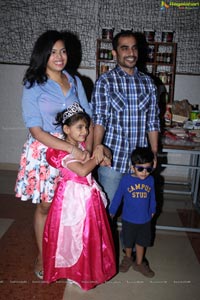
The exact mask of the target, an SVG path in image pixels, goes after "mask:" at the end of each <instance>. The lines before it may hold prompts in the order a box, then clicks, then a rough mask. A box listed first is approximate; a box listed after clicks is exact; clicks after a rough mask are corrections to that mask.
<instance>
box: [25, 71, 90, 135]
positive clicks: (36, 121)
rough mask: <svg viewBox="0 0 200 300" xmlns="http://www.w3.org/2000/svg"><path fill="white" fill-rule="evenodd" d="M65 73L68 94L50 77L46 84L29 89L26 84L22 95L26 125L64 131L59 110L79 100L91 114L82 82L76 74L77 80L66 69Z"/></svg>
mask: <svg viewBox="0 0 200 300" xmlns="http://www.w3.org/2000/svg"><path fill="white" fill-rule="evenodd" d="M63 73H64V74H65V75H66V76H67V78H68V80H69V83H70V86H71V87H70V89H69V91H68V92H67V94H66V95H64V94H63V92H62V89H61V87H60V85H59V84H58V83H57V82H55V81H53V80H51V79H48V80H47V82H45V83H44V84H42V85H41V84H40V85H39V84H35V85H34V86H33V87H31V88H30V89H28V88H27V87H26V86H24V89H23V96H22V115H23V119H24V123H25V126H26V127H27V128H31V127H36V126H38V127H41V128H42V129H43V130H44V131H47V132H52V133H55V132H59V133H61V132H62V129H61V127H60V126H59V127H57V126H56V125H55V124H54V123H55V117H56V115H57V113H58V112H61V111H63V110H64V109H66V108H67V107H68V106H69V105H71V104H72V103H74V102H75V101H76V102H79V103H80V105H81V106H82V108H83V109H84V110H85V112H87V113H88V114H89V115H90V116H91V109H90V106H89V103H88V101H87V97H86V94H85V91H84V88H83V85H82V83H81V80H80V79H79V78H78V77H77V76H76V82H75V80H74V78H73V77H72V76H70V75H69V74H68V73H67V72H66V71H63Z"/></svg>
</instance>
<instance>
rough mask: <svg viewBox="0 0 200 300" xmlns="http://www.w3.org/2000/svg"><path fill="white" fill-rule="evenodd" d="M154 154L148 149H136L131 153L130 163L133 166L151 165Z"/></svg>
mask: <svg viewBox="0 0 200 300" xmlns="http://www.w3.org/2000/svg"><path fill="white" fill-rule="evenodd" d="M153 160H154V154H153V152H152V151H151V149H150V148H148V147H137V148H136V149H134V150H133V151H132V153H131V163H132V165H135V164H145V163H153Z"/></svg>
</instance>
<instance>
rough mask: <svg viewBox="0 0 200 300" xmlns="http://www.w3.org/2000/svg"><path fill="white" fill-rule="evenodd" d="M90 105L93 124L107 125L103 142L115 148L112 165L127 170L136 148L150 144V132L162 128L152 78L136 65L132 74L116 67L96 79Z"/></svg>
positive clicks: (112, 148)
mask: <svg viewBox="0 0 200 300" xmlns="http://www.w3.org/2000/svg"><path fill="white" fill-rule="evenodd" d="M91 104H92V110H93V122H94V124H98V125H102V126H103V127H104V128H105V135H104V140H103V144H104V145H106V146H107V147H108V148H110V149H111V150H112V155H113V163H112V168H113V169H114V170H116V171H118V172H121V173H126V172H128V171H129V167H130V154H131V152H132V151H133V149H135V148H136V146H139V147H145V146H147V145H148V141H147V133H148V132H149V131H159V130H160V122H159V108H158V103H157V90H156V87H155V85H154V83H153V80H152V79H151V78H150V77H149V76H148V75H145V74H144V73H141V72H139V71H138V70H137V68H136V67H135V68H134V75H132V76H130V75H128V74H127V73H126V72H124V71H123V70H122V69H121V68H120V67H119V66H116V67H115V68H114V69H113V70H111V71H109V72H107V73H104V74H102V75H101V76H100V77H99V79H98V80H97V81H96V83H95V87H94V91H93V95H92V101H91Z"/></svg>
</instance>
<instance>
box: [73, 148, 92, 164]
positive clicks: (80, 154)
mask: <svg viewBox="0 0 200 300" xmlns="http://www.w3.org/2000/svg"><path fill="white" fill-rule="evenodd" d="M71 155H72V156H73V157H74V158H75V159H77V160H82V161H85V160H88V159H89V157H90V153H89V152H88V151H82V150H81V149H79V148H77V147H75V146H74V147H73V149H72V152H71Z"/></svg>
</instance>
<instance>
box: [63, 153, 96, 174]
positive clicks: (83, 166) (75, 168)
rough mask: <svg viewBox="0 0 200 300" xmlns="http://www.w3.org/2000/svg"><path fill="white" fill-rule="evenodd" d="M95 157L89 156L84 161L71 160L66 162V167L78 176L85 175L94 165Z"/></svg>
mask: <svg viewBox="0 0 200 300" xmlns="http://www.w3.org/2000/svg"><path fill="white" fill-rule="evenodd" d="M96 165H97V164H96V160H95V158H90V159H89V160H87V161H85V162H81V161H72V162H68V164H67V168H68V169H70V170H71V171H72V172H74V173H76V174H77V175H79V176H82V177H86V176H87V175H88V174H89V173H91V172H92V170H93V169H94V168H95V167H96Z"/></svg>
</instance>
